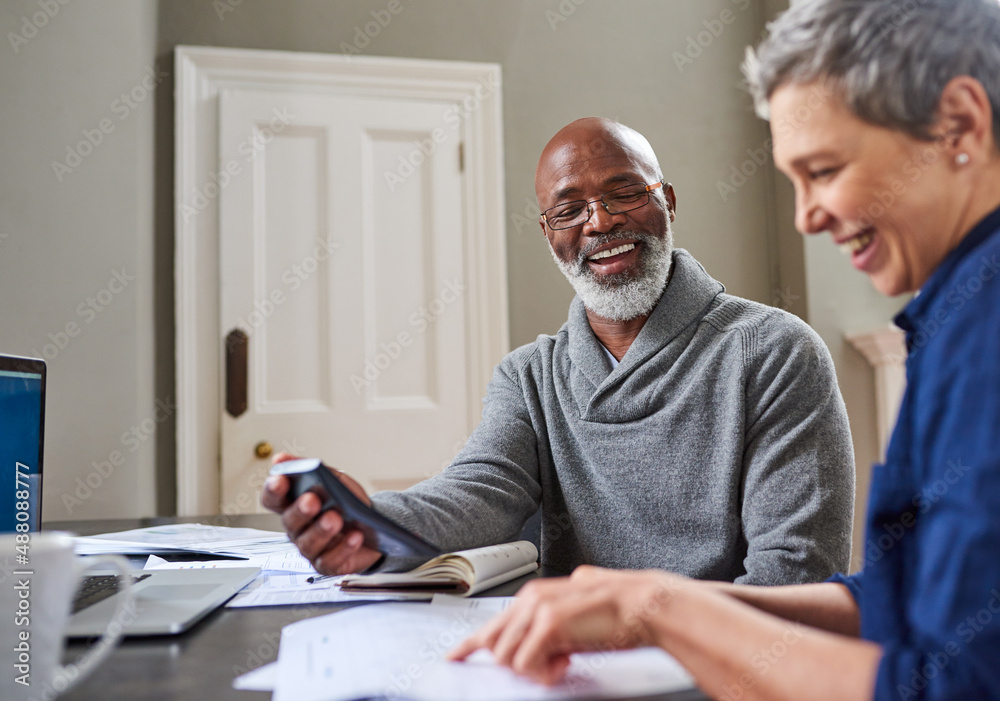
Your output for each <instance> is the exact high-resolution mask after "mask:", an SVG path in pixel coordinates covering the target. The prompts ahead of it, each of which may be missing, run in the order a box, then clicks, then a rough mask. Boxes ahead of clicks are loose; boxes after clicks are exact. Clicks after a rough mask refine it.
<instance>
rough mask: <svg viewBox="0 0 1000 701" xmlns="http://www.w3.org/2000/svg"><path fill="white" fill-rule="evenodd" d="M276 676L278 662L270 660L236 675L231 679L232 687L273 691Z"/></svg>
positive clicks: (242, 689)
mask: <svg viewBox="0 0 1000 701" xmlns="http://www.w3.org/2000/svg"><path fill="white" fill-rule="evenodd" d="M277 678H278V663H277V662H272V663H271V664H266V665H262V666H260V667H258V668H257V669H251V670H250V671H249V672H247V673H246V674H242V675H240V676H238V677H236V679H234V680H233V688H234V689H239V690H240V691H274V683H275V680H276V679H277Z"/></svg>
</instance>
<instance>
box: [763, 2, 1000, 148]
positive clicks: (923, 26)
mask: <svg viewBox="0 0 1000 701" xmlns="http://www.w3.org/2000/svg"><path fill="white" fill-rule="evenodd" d="M768 30H769V33H768V37H767V39H765V40H764V41H763V42H762V43H761V45H760V46H759V47H758V48H757V50H756V51H754V50H753V49H747V58H746V61H745V62H744V64H743V72H744V74H745V75H746V77H747V80H748V82H749V84H750V92H751V93H752V95H753V97H754V103H755V105H756V109H757V114H759V115H760V116H761V117H762V118H764V119H767V118H768V113H769V110H768V101H769V100H770V98H771V96H772V95H773V94H774V92H775V90H777V89H778V88H779V87H781V86H782V85H785V84H790V83H795V84H808V83H812V82H814V81H821V82H825V83H827V84H828V85H829V86H830V87H831V88H832V89H833V90H834V91H835V93H836V94H838V95H839V96H840V97H841V98H842V99H843V100H844V102H845V104H846V105H847V106H848V107H849V108H850V109H851V110H852V111H853V112H854V114H856V115H857V116H858V117H859V118H861V119H863V120H865V121H866V122H869V123H871V124H876V125H878V126H882V127H887V128H890V129H898V130H901V131H904V132H907V133H908V134H910V135H912V136H914V137H916V138H920V139H931V138H933V137H932V135H931V133H930V128H931V126H932V125H933V124H934V123H935V121H936V111H937V107H938V103H939V101H940V98H941V93H942V92H943V91H944V88H945V86H946V85H947V84H948V82H949V81H950V80H951V79H952V78H955V77H956V76H960V75H968V76H972V77H973V78H975V79H976V80H978V81H979V82H980V83H982V85H983V87H984V88H985V89H986V93H987V95H988V96H989V99H990V104H991V105H992V107H993V134H994V138H995V140H996V143H997V144H998V147H1000V3H998V2H997V0H800V1H799V2H793V4H792V6H791V8H790V9H789V10H788V11H787V12H785V13H784V14H782V15H781V16H779V17H778V18H777V19H776V20H775V21H774V22H772V23H770V24H769V25H768Z"/></svg>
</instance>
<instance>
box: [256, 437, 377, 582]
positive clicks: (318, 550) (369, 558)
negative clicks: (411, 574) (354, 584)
mask: <svg viewBox="0 0 1000 701" xmlns="http://www.w3.org/2000/svg"><path fill="white" fill-rule="evenodd" d="M295 459H296V456H294V455H289V454H288V453H278V454H277V455H275V456H274V461H273V462H274V463H275V464H277V463H279V462H285V461H286V460H295ZM331 469H332V468H331ZM333 472H334V473H335V474H336V475H337V478H338V479H340V481H341V482H343V483H344V484H345V485H347V488H348V489H350V490H351V491H352V492H353V493H354V495H355V496H356V497H358V498H359V499H360V500H361V501H363V502H364V503H366V504H368V505H369V506H371V499H369V498H368V495H367V494H366V493H365V490H364V488H363V487H362V486H361V485H360V484H358V483H357V482H355V481H354V480H353V479H351V478H350V477H348V476H347V475H346V474H344V473H343V472H340V471H339V470H333ZM290 486H291V483H290V482H289V480H288V477H286V476H285V475H275V476H272V477H268V478H267V481H266V482H265V483H264V489H263V491H262V492H261V495H260V502H261V504H263V505H264V506H265V508H268V509H270V510H271V511H274V512H275V513H277V514H280V515H281V523H282V524H283V525H284V526H285V531H287V532H288V537H289V539H290V540H291V541H292V542H293V543H295V545H296V546H297V547H298V549H299V552H301V553H302V555H303V556H305V557H306V558H307V559H308V560H309V562H311V563H312V565H313V567H315V568H316V570H317V571H318V572H321V573H322V574H349V573H351V572H363V571H364V570H366V569H368V568H369V567H371V566H372V565H374V564H375V563H376V562H378V559H379V558H380V557H381V553H379V552H378V551H377V550H372V549H371V548H367V547H365V546H364V545H362V543H363V542H364V534H363V533H362V532H361V531H359V530H357V529H356V528H346V529H345V528H344V519H343V517H342V516H341V515H340V513H339V512H337V511H336V510H333V509H331V510H330V511H325V512H324V513H323V514H320V513H319V508H320V505H321V502H320V499H319V497H318V496H316V495H315V494H313V493H312V492H306V493H305V494H303V495H302V496H300V497H299V498H298V499H296V500H295V501H294V502H293V503H289V502H288V489H289V487H290ZM317 517H318V518H317Z"/></svg>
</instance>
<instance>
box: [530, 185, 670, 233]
mask: <svg viewBox="0 0 1000 701" xmlns="http://www.w3.org/2000/svg"><path fill="white" fill-rule="evenodd" d="M660 187H663V181H662V180H660V181H659V182H655V183H653V184H652V185H646V184H645V183H636V184H634V185H626V186H625V187H619V188H615V189H614V190H611V191H610V192H605V193H604V194H603V195H601V196H600V197H598V198H597V199H596V200H590V201H589V202H587V201H585V200H574V201H572V202H563V203H562V204H557V205H556V206H555V207H549V208H548V209H546V210H545V211H544V212H542V220H543V221H544V222H545V223H546V224H548V226H549V228H550V229H552V230H553V231H560V230H562V229H572V228H573V227H574V226H580V225H581V224H583V223H584V222H586V221H588V220H589V219H590V218H591V217H592V216H594V210H593V208H592V207H591V205H593V204H594V203H595V202H600V203H601V206H602V207H604V211H605V212H607V213H608V214H624V213H625V212H631V211H632V210H633V209H639V208H640V207H645V206H646V205H647V204H648V203H649V193H650V192H652V191H653V190H655V189H657V188H660Z"/></svg>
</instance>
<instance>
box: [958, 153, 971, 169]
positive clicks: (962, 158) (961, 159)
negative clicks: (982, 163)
mask: <svg viewBox="0 0 1000 701" xmlns="http://www.w3.org/2000/svg"><path fill="white" fill-rule="evenodd" d="M968 162H969V154H967V153H960V154H958V155H957V156H955V163H957V164H958V165H960V166H964V165H965V164H967V163H968Z"/></svg>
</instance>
